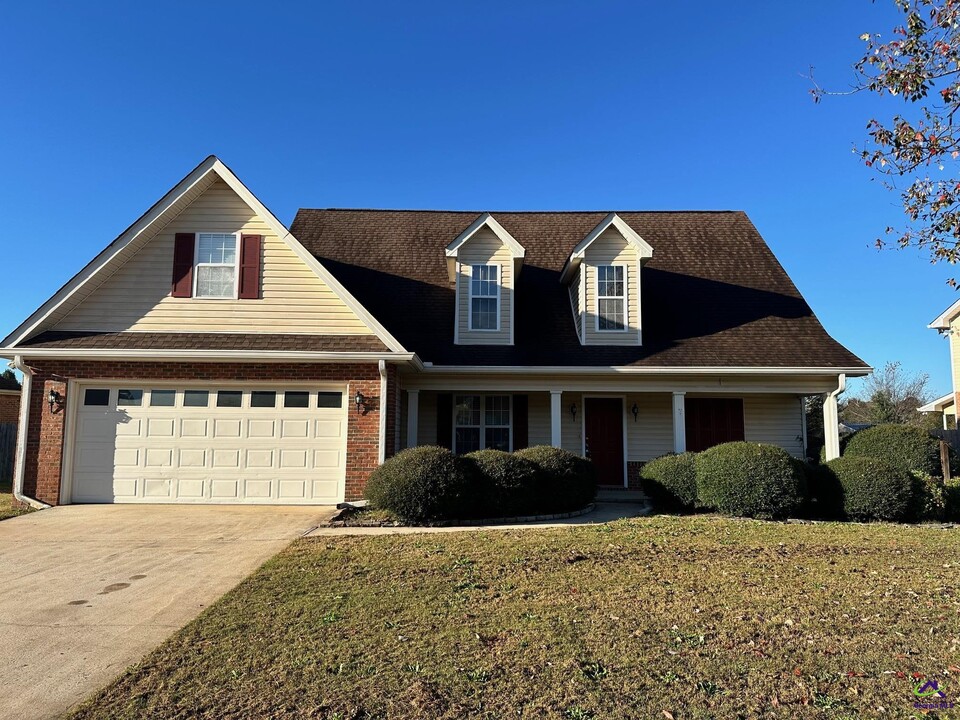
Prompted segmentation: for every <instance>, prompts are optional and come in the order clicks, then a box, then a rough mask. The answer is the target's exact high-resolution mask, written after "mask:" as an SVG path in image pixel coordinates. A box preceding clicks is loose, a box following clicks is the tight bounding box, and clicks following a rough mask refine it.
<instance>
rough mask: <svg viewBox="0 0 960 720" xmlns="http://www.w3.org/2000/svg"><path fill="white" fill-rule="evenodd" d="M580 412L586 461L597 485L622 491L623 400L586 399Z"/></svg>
mask: <svg viewBox="0 0 960 720" xmlns="http://www.w3.org/2000/svg"><path fill="white" fill-rule="evenodd" d="M583 412H584V416H583V424H584V433H585V436H584V442H585V444H586V452H587V457H588V458H590V459H591V460H592V461H593V464H594V465H595V466H596V468H597V476H598V479H599V481H600V484H601V485H616V486H618V487H623V400H621V399H620V398H587V399H585V400H584V401H583Z"/></svg>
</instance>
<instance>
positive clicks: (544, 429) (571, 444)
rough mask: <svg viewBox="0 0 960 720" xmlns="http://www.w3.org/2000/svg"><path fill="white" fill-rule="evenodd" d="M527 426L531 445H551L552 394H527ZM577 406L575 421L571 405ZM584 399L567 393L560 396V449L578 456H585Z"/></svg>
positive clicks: (576, 394) (577, 394)
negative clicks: (583, 429)
mask: <svg viewBox="0 0 960 720" xmlns="http://www.w3.org/2000/svg"><path fill="white" fill-rule="evenodd" d="M527 398H528V400H527V405H528V408H527V425H528V431H527V432H528V433H529V434H528V437H529V444H530V445H531V446H533V445H549V444H550V438H551V434H552V433H551V430H550V393H548V392H531V393H527ZM573 403H576V404H577V417H576V420H574V418H573V415H572V414H571V413H570V405H572V404H573ZM582 420H583V398H582V397H581V395H580V393H569V392H565V393H563V394H562V395H561V396H560V447H562V448H563V449H564V450H569V451H570V452H572V453H576V454H577V455H582V454H583V432H582Z"/></svg>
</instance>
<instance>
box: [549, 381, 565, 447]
mask: <svg viewBox="0 0 960 720" xmlns="http://www.w3.org/2000/svg"><path fill="white" fill-rule="evenodd" d="M561 392H562V391H561V390H551V391H550V444H551V445H553V447H555V448H558V447H560V445H561V439H560V438H561V436H560V421H561V420H562V415H563V408H562V406H561V404H560V394H561Z"/></svg>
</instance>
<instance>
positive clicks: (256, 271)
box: [240, 235, 263, 300]
mask: <svg viewBox="0 0 960 720" xmlns="http://www.w3.org/2000/svg"><path fill="white" fill-rule="evenodd" d="M262 245H263V240H262V238H261V236H260V235H243V236H241V237H240V299H241V300H259V299H260V255H261V246H262Z"/></svg>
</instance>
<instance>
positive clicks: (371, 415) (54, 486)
mask: <svg viewBox="0 0 960 720" xmlns="http://www.w3.org/2000/svg"><path fill="white" fill-rule="evenodd" d="M32 364H33V365H34V367H35V369H36V373H35V375H34V379H33V392H32V394H31V398H30V423H29V433H28V437H27V452H26V466H25V472H24V492H25V493H26V494H27V495H29V496H31V497H35V498H37V499H38V500H41V501H43V502H45V503H48V504H50V505H58V504H60V500H61V499H60V474H61V468H62V465H63V443H64V433H65V430H66V428H65V408H66V397H67V380H68V379H70V380H80V381H86V380H130V381H137V382H140V381H143V382H149V381H151V380H182V381H184V382H198V381H199V382H204V381H210V382H217V381H227V380H232V381H237V380H241V381H242V380H249V381H251V382H272V381H277V382H283V381H289V382H298V383H302V382H309V381H311V380H316V381H318V382H322V381H327V382H330V381H335V382H345V383H347V385H348V388H347V395H346V398H345V402H346V403H347V469H346V492H345V497H346V499H347V500H359V499H360V498H362V497H363V490H364V486H365V485H366V482H367V478H368V477H369V476H370V473H371V472H372V471H373V469H374V468H376V467H377V464H378V460H379V439H380V412H381V408H387V409H389V408H390V407H392V405H391V402H392V398H394V397H395V396H396V393H397V382H398V373H397V368H396V366H393V365H391V366H388V369H387V398H386V401H387V402H386V403H383V402H381V400H382V399H381V398H380V372H379V368H378V367H377V365H376V364H375V363H356V364H338V365H332V364H331V365H319V364H318V365H314V364H306V363H302V364H273V363H244V364H236V363H233V364H231V363H144V362H93V361H49V360H43V361H37V362H36V363H32ZM51 390H55V391H56V392H58V393H60V394H61V395H62V396H63V398H64V402H63V404H62V405H61V406H60V407H56V408H54V411H53V412H50V409H49V407H48V404H47V398H48V396H49V393H50V391H51ZM358 390H359V391H360V392H361V393H362V394H363V396H364V397H365V398H367V402H366V409H365V410H364V411H363V412H362V413H358V412H357V410H356V406H355V405H354V402H353V398H354V397H355V396H356V394H357V391H358ZM396 424H397V418H396V414H395V413H392V412H389V411H388V414H387V455H388V456H389V455H391V454H392V453H393V450H394V448H393V445H394V443H393V442H392V437H393V435H392V433H393V429H394V428H395V427H396Z"/></svg>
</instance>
